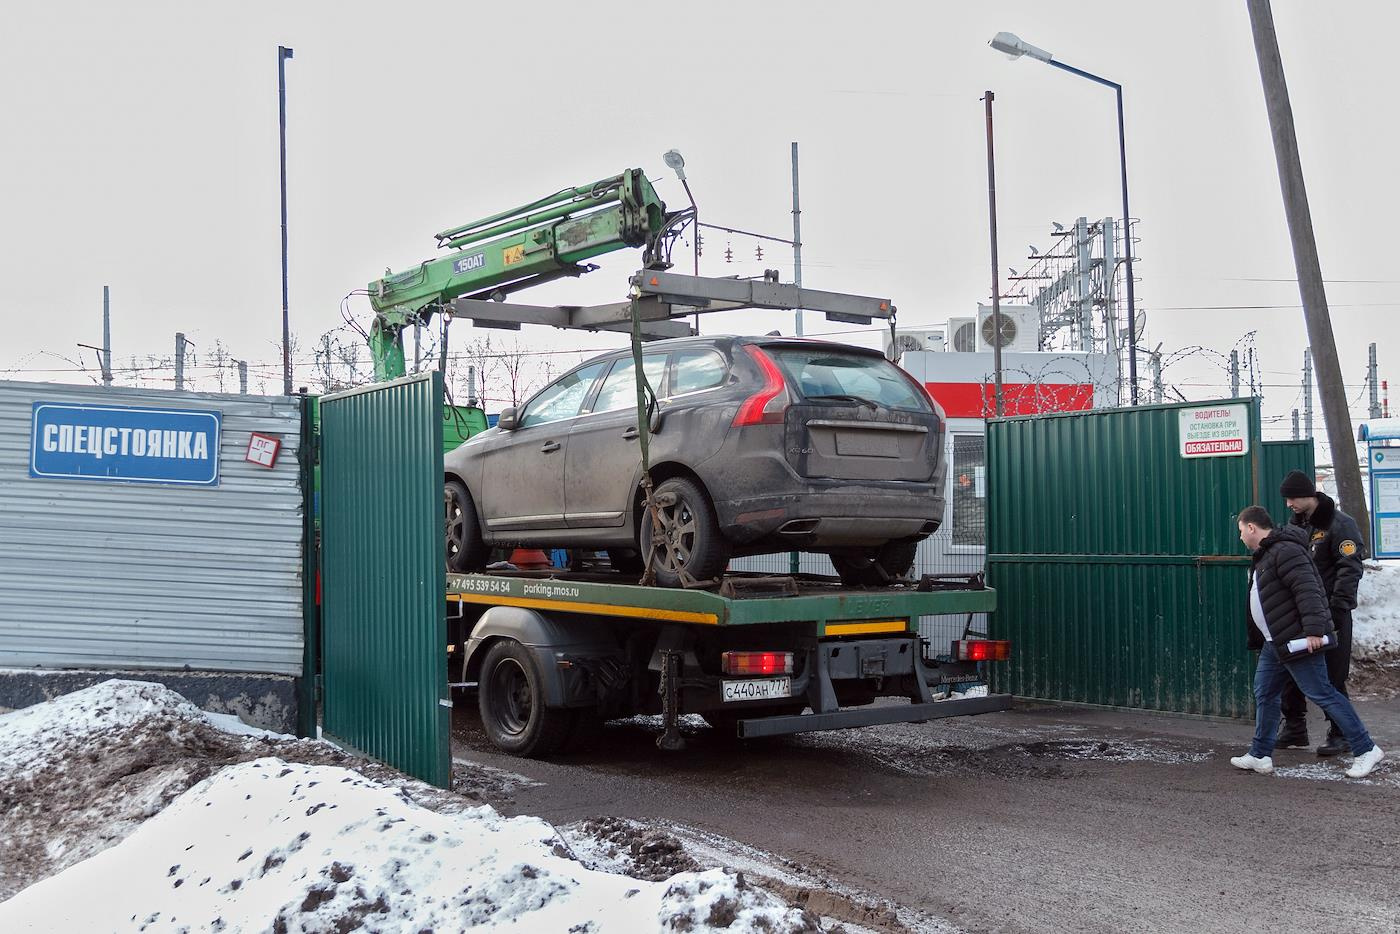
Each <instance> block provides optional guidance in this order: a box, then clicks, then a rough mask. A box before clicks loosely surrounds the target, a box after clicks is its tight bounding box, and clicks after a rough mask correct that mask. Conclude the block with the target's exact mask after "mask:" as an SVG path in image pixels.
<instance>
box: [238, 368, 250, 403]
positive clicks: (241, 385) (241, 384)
mask: <svg viewBox="0 0 1400 934" xmlns="http://www.w3.org/2000/svg"><path fill="white" fill-rule="evenodd" d="M238 394H239V395H240V396H246V395H248V361H247V360H239V361H238Z"/></svg>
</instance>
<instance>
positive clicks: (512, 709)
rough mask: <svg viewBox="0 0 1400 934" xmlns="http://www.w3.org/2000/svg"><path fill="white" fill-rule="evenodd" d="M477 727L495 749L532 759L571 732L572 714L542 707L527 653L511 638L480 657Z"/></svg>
mask: <svg viewBox="0 0 1400 934" xmlns="http://www.w3.org/2000/svg"><path fill="white" fill-rule="evenodd" d="M477 709H478V710H480V711H481V726H482V728H483V729H484V730H485V731H486V737H487V738H488V739H489V740H491V743H492V744H493V745H494V746H496V748H498V749H500V750H502V751H503V752H508V753H510V754H511V755H515V756H523V757H525V758H529V759H534V758H539V757H541V756H547V755H549V754H550V753H553V752H554V751H556V750H557V749H559V747H560V746H562V745H563V744H564V742H565V741H566V740H568V738H569V735H570V734H571V733H572V732H573V728H574V721H575V714H574V711H572V710H568V709H562V708H556V707H546V706H545V703H544V681H543V678H542V676H541V674H540V671H539V668H538V667H537V666H536V664H535V659H534V656H533V655H531V653H530V651H529V650H528V649H526V648H525V646H523V645H521V644H520V643H519V642H516V641H515V640H514V639H503V640H501V641H500V642H497V643H496V644H495V645H493V646H491V648H490V649H489V650H488V651H487V653H486V660H485V661H484V662H483V663H482V665H481V674H480V675H479V679H478V684H477Z"/></svg>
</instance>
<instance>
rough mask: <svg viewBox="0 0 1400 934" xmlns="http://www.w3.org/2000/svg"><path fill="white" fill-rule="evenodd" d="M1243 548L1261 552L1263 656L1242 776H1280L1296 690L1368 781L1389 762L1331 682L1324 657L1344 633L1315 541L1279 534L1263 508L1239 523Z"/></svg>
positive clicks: (1287, 531)
mask: <svg viewBox="0 0 1400 934" xmlns="http://www.w3.org/2000/svg"><path fill="white" fill-rule="evenodd" d="M1239 529H1240V541H1241V542H1243V543H1244V545H1245V547H1246V548H1248V549H1249V550H1250V551H1252V552H1254V562H1253V566H1252V567H1251V568H1250V574H1249V611H1248V622H1247V624H1246V625H1247V626H1248V627H1249V629H1248V638H1249V647H1250V648H1251V649H1255V648H1257V649H1258V650H1259V666H1258V667H1257V668H1256V669H1255V671H1254V704H1255V720H1254V742H1252V743H1251V744H1250V746H1249V752H1248V753H1246V754H1245V755H1243V756H1235V757H1234V758H1233V759H1231V760H1230V764H1231V765H1233V766H1234V767H1235V768H1237V769H1245V770H1247V771H1252V772H1260V773H1264V774H1267V773H1269V772H1272V771H1273V770H1274V760H1273V752H1274V740H1275V738H1276V737H1277V735H1278V724H1279V696H1280V695H1281V694H1282V693H1283V686H1284V685H1285V684H1287V683H1288V682H1290V681H1291V682H1293V683H1294V684H1297V685H1298V687H1299V688H1300V689H1301V690H1302V692H1303V694H1304V696H1306V697H1307V698H1308V700H1310V701H1312V702H1313V703H1314V704H1316V705H1317V706H1319V707H1321V708H1322V710H1323V711H1324V712H1325V713H1326V714H1327V717H1328V719H1329V720H1331V721H1332V722H1333V723H1335V724H1336V725H1337V727H1338V729H1340V730H1341V731H1342V735H1343V736H1344V737H1345V739H1346V742H1347V744H1348V745H1350V746H1351V752H1352V755H1353V756H1355V757H1356V758H1355V761H1353V762H1352V765H1351V768H1349V769H1347V776H1348V777H1349V778H1363V777H1365V776H1366V775H1369V774H1370V773H1371V770H1372V769H1374V768H1375V767H1376V764H1377V763H1378V762H1380V761H1381V759H1383V758H1385V753H1384V752H1382V751H1381V747H1379V746H1377V745H1376V744H1375V743H1374V742H1372V740H1371V736H1370V734H1368V733H1367V732H1366V727H1365V725H1363V724H1362V722H1361V718H1360V717H1358V716H1357V715H1356V710H1355V708H1353V707H1352V706H1351V701H1349V700H1348V699H1347V697H1346V695H1345V694H1343V693H1341V692H1340V691H1338V690H1337V689H1336V688H1335V687H1333V686H1332V682H1331V681H1329V680H1328V678H1327V664H1326V663H1325V662H1324V661H1323V660H1322V658H1323V654H1324V650H1325V649H1326V648H1327V647H1328V646H1329V645H1330V644H1334V643H1335V640H1336V631H1335V629H1334V628H1333V626H1332V616H1331V614H1330V613H1328V611H1327V600H1326V596H1325V594H1324V592H1323V589H1322V578H1321V577H1320V576H1319V575H1318V572H1317V568H1316V567H1315V566H1314V565H1313V562H1312V557H1311V555H1309V553H1308V536H1307V534H1306V533H1305V532H1304V531H1303V530H1302V529H1301V528H1300V527H1298V526H1296V525H1291V524H1290V525H1286V526H1284V527H1282V528H1274V520H1273V519H1272V518H1271V517H1270V516H1269V513H1268V510H1266V509H1264V508H1263V507H1262V506H1250V507H1249V508H1248V509H1246V510H1245V511H1244V512H1242V513H1240V515H1239Z"/></svg>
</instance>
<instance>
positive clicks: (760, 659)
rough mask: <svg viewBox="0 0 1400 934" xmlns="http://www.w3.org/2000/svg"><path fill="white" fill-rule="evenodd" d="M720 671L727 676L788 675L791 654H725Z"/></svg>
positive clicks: (790, 669) (790, 667)
mask: <svg viewBox="0 0 1400 934" xmlns="http://www.w3.org/2000/svg"><path fill="white" fill-rule="evenodd" d="M720 669H721V670H723V671H724V673H725V674H727V675H790V674H792V653H791V652H725V653H724V655H723V656H721V658H720Z"/></svg>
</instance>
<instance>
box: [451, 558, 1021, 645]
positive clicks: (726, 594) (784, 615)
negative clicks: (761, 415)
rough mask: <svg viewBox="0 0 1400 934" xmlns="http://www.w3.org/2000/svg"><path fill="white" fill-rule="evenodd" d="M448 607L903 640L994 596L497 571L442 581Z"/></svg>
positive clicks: (962, 584) (992, 601) (973, 587)
mask: <svg viewBox="0 0 1400 934" xmlns="http://www.w3.org/2000/svg"><path fill="white" fill-rule="evenodd" d="M447 599H448V602H449V603H455V604H459V605H460V604H476V605H484V606H515V607H523V608H528V609H535V610H547V611H554V612H560V613H578V614H585V615H589V616H610V617H618V618H633V619H653V620H664V621H666V622H678V623H695V624H699V625H707V626H751V625H755V624H762V623H795V622H810V623H814V624H815V625H816V627H817V635H821V636H839V635H859V634H863V633H889V632H905V631H908V630H909V629H910V628H911V627H912V628H913V629H917V628H918V623H917V620H918V619H919V617H921V616H943V615H950V614H963V613H988V612H991V611H992V610H994V609H995V608H996V591H994V590H992V589H990V588H987V587H982V586H980V585H979V584H978V582H977V581H976V580H975V579H972V578H968V577H943V578H934V577H925V578H923V579H921V580H919V581H914V582H910V583H907V584H897V585H895V586H891V587H885V588H878V589H854V588H850V587H846V586H843V585H842V584H841V582H840V581H839V580H838V579H836V578H832V577H822V576H819V575H791V576H783V577H768V576H762V575H754V574H729V575H726V577H725V579H724V581H723V582H722V583H721V585H720V587H719V588H718V589H717V590H713V591H712V590H699V589H693V590H679V589H672V588H667V587H643V586H640V585H638V584H636V583H632V582H630V579H629V578H627V577H625V576H624V575H620V574H610V575H608V574H584V573H570V572H568V571H562V570H556V571H540V572H529V571H499V572H494V573H493V572H487V573H478V574H449V575H448V576H447Z"/></svg>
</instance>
